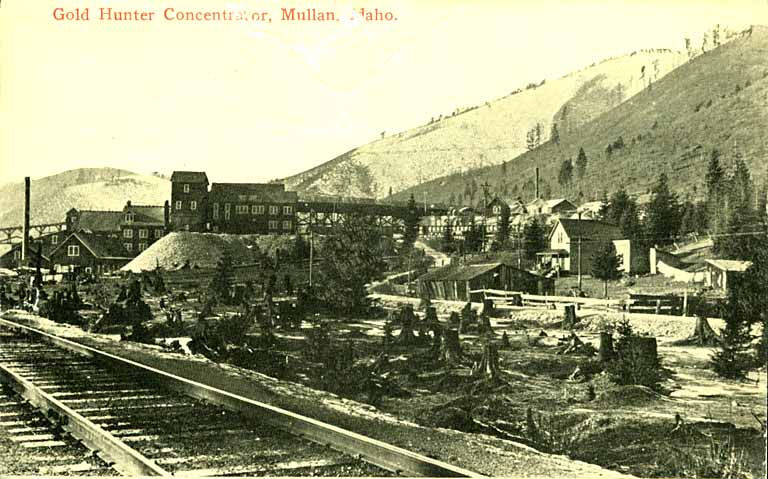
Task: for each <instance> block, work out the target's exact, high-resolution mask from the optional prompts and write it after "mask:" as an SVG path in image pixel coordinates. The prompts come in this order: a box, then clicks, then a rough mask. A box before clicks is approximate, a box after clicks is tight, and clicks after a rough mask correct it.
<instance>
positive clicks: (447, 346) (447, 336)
mask: <svg viewBox="0 0 768 479" xmlns="http://www.w3.org/2000/svg"><path fill="white" fill-rule="evenodd" d="M439 359H440V361H442V362H443V363H445V364H446V365H447V366H454V365H457V364H459V363H460V362H461V361H462V360H463V359H464V351H462V349H461V343H460V342H459V332H458V331H457V330H455V329H446V330H445V331H443V341H442V344H441V346H440V357H439Z"/></svg>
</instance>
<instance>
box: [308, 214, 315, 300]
mask: <svg viewBox="0 0 768 479" xmlns="http://www.w3.org/2000/svg"><path fill="white" fill-rule="evenodd" d="M313 221H314V218H313V214H312V210H309V287H310V288H312V260H313V259H314V255H315V241H314V239H315V235H314V229H313V228H312V222H313Z"/></svg>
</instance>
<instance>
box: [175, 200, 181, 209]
mask: <svg viewBox="0 0 768 479" xmlns="http://www.w3.org/2000/svg"><path fill="white" fill-rule="evenodd" d="M176 209H177V210H180V209H181V201H177V202H176Z"/></svg>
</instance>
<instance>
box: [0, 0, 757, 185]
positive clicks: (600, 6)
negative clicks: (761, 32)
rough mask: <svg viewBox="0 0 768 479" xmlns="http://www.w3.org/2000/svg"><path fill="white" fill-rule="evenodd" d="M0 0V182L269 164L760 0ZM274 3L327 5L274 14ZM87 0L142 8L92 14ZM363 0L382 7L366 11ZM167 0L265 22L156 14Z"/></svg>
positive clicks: (739, 22)
mask: <svg viewBox="0 0 768 479" xmlns="http://www.w3.org/2000/svg"><path fill="white" fill-rule="evenodd" d="M1 2H2V3H0V183H5V182H8V181H20V180H21V179H22V178H23V177H24V176H31V177H33V178H39V177H42V176H47V175H51V174H55V173H57V172H61V171H65V170H68V169H73V168H85V167H114V168H122V169H126V170H130V171H135V172H139V173H151V172H155V171H157V172H160V173H164V174H170V172H172V171H173V170H201V171H206V172H207V173H208V177H209V178H210V179H211V180H212V181H267V180H271V179H275V178H281V177H285V176H289V175H292V174H296V173H299V172H302V171H304V170H306V169H309V168H312V167H314V166H317V165H319V164H321V163H323V162H325V161H328V160H330V159H332V158H334V157H335V156H337V155H339V154H341V153H344V152H345V151H348V150H349V149H351V148H354V147H356V146H360V145H362V144H365V143H368V142H369V141H372V140H374V139H376V138H377V137H379V135H380V133H381V132H382V131H385V132H397V131H402V130H404V129H407V128H410V127H413V126H417V125H420V124H423V123H425V122H427V121H429V118H431V117H432V116H437V115H439V114H441V113H449V112H451V111H453V110H455V109H456V108H457V107H465V106H471V105H475V104H480V103H483V102H485V101H486V100H491V99H494V98H497V97H501V96H503V95H506V94H508V93H509V92H510V91H512V90H515V89H516V88H519V87H524V86H525V85H526V84H527V83H530V82H534V81H535V82H537V83H538V82H539V81H541V80H542V79H545V78H547V79H552V78H556V77H559V76H562V75H564V74H567V73H569V72H571V71H573V70H577V69H580V68H583V67H585V66H588V65H590V64H591V63H593V62H596V61H600V60H602V59H605V58H608V57H612V56H618V55H622V54H627V53H630V52H632V51H634V50H638V49H644V48H673V49H681V50H682V49H683V46H684V44H683V39H684V37H686V36H688V37H692V38H694V44H696V43H697V42H699V41H700V40H698V39H699V38H700V36H701V33H702V32H703V31H705V30H707V29H710V28H711V27H712V26H713V25H714V24H721V25H727V26H732V27H734V28H743V27H744V26H746V25H749V24H765V23H768V21H766V19H768V0H719V1H717V0H700V1H690V0H642V1H641V0H632V1H627V2H621V1H617V0H610V1H580V0H561V1H553V0H531V1H529V0H506V1H496V0H484V1H477V0H439V1H438V0H434V1H433V0H420V1H419V0H381V1H379V2H371V1H369V0H357V1H353V2H351V3H350V2H347V1H337V2H330V1H322V0H318V1H312V2H309V1H304V2H303V1H302V0H295V1H294V2H285V1H278V0H230V1H228V0H34V1H33V0H1ZM290 6H292V7H295V8H297V9H304V8H313V7H314V8H316V9H318V10H333V11H335V12H336V13H337V15H338V16H339V18H340V21H338V22H329V23H314V24H313V23H306V22H305V23H287V22H282V21H280V8H281V7H290ZM101 7H105V8H106V7H111V8H113V9H114V10H121V11H123V10H130V11H133V10H136V9H138V10H143V11H154V12H155V16H154V20H153V21H150V22H114V21H113V22H103V21H98V16H99V14H98V12H99V8H101ZM361 7H362V8H367V9H374V8H378V9H379V10H381V11H390V12H392V13H393V15H394V16H395V17H396V18H397V20H396V21H391V22H380V23H376V22H365V21H363V20H362V19H361V17H360V15H359V13H356V10H357V9H358V8H361ZM55 8H63V9H65V10H67V11H69V10H74V9H75V8H80V9H81V11H82V9H84V8H88V9H89V11H90V12H89V13H90V15H89V17H90V20H89V21H57V20H55V19H54V15H53V12H54V9H55ZM165 8H175V9H176V10H184V11H190V10H199V11H205V10H210V11H218V10H222V9H229V10H247V11H267V12H270V15H271V18H272V22H271V23H264V22H179V21H167V20H164V19H163V12H164V10H165Z"/></svg>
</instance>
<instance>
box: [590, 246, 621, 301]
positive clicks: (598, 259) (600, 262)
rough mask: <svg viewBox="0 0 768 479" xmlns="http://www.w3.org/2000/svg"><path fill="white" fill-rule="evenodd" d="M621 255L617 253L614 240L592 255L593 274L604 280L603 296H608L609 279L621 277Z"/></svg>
mask: <svg viewBox="0 0 768 479" xmlns="http://www.w3.org/2000/svg"><path fill="white" fill-rule="evenodd" d="M620 266H621V256H619V255H617V254H616V247H615V246H614V245H613V242H610V241H609V242H607V243H606V244H605V246H604V247H603V248H601V249H600V250H599V251H598V252H597V254H595V255H594V256H593V257H592V276H594V277H595V278H597V279H601V280H603V296H604V297H606V298H607V297H608V281H610V280H614V279H619V278H620V277H621V271H619V267H620Z"/></svg>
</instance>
